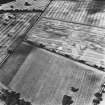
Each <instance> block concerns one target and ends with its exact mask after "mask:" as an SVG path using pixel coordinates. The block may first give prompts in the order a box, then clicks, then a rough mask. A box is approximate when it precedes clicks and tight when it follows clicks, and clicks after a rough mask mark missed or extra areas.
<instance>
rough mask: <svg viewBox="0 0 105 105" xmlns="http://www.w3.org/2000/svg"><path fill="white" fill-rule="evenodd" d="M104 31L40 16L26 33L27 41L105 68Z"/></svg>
mask: <svg viewBox="0 0 105 105" xmlns="http://www.w3.org/2000/svg"><path fill="white" fill-rule="evenodd" d="M104 33H105V30H104V29H102V28H97V27H90V26H85V25H80V24H74V23H67V22H62V21H59V20H55V19H46V18H42V19H41V20H40V21H39V23H38V24H37V25H34V27H32V29H31V30H30V31H29V33H28V34H27V41H30V42H32V43H35V44H39V45H40V44H42V45H43V46H45V48H46V49H48V50H51V51H52V50H54V51H55V52H57V53H59V54H63V55H68V56H70V57H72V58H73V59H76V60H79V61H80V60H83V61H86V63H87V64H89V65H92V66H94V65H96V66H98V67H100V66H102V67H103V68H105V56H104V54H105V36H104Z"/></svg>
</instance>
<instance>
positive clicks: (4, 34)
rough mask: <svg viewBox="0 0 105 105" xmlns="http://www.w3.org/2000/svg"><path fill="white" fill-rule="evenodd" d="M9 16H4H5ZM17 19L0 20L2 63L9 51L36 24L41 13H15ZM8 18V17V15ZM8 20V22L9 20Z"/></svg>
mask: <svg viewBox="0 0 105 105" xmlns="http://www.w3.org/2000/svg"><path fill="white" fill-rule="evenodd" d="M5 14H7V13H4V14H2V15H3V16H4V15H5ZM13 15H14V16H15V17H16V18H10V19H8V18H6V19H4V18H2V16H1V20H0V63H1V62H2V61H3V60H4V59H5V57H6V56H7V55H8V49H9V48H10V47H11V46H14V42H16V40H18V39H21V38H22V37H24V34H25V33H26V32H27V31H28V30H29V28H30V27H31V26H32V24H35V23H34V22H36V20H37V19H38V17H39V15H40V13H19V14H17V13H14V14H13ZM6 16H7V15H6ZM6 16H5V17H6ZM7 19H8V20H7Z"/></svg>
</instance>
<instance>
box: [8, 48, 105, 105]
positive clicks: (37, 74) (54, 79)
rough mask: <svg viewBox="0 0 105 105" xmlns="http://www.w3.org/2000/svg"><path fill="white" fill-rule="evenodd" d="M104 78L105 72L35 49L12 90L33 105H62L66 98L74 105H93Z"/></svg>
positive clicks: (12, 83)
mask: <svg viewBox="0 0 105 105" xmlns="http://www.w3.org/2000/svg"><path fill="white" fill-rule="evenodd" d="M104 78H105V74H104V72H101V71H98V70H97V69H94V68H91V67H88V66H84V67H83V66H81V65H77V64H76V63H75V62H73V61H72V60H68V59H66V58H65V57H62V56H59V55H56V54H53V53H50V52H48V51H46V50H43V49H39V48H37V49H36V48H35V49H33V50H32V51H31V53H30V54H29V56H28V57H27V59H26V60H25V62H24V63H23V65H22V66H21V68H20V69H19V71H18V72H17V74H16V75H15V77H14V78H13V79H12V81H11V82H10V84H9V87H10V88H12V89H13V90H15V91H16V92H20V93H21V97H23V98H25V100H28V101H31V102H32V103H33V105H62V98H63V96H64V95H69V96H71V97H72V100H73V104H72V105H92V100H93V99H94V98H95V96H94V94H95V93H96V92H97V91H98V90H99V88H100V85H101V84H102V83H103V82H104ZM72 88H74V89H76V91H74V90H73V89H72ZM100 105H101V104H100Z"/></svg>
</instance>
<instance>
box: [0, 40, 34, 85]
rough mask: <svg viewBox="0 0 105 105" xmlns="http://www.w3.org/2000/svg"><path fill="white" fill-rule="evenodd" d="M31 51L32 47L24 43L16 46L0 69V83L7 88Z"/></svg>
mask: <svg viewBox="0 0 105 105" xmlns="http://www.w3.org/2000/svg"><path fill="white" fill-rule="evenodd" d="M31 50H32V46H31V45H29V44H27V43H24V42H21V43H20V45H18V46H17V48H16V50H15V51H14V53H13V54H11V55H9V56H8V59H7V60H6V61H5V63H4V64H3V65H2V66H1V68H0V82H2V83H3V84H4V85H5V86H8V84H9V83H10V82H11V80H12V79H13V77H14V76H15V75H16V73H17V71H18V70H19V68H20V67H21V65H22V64H23V62H24V61H25V59H26V58H27V56H28V54H29V53H30V52H31Z"/></svg>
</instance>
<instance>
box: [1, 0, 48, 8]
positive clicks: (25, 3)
mask: <svg viewBox="0 0 105 105" xmlns="http://www.w3.org/2000/svg"><path fill="white" fill-rule="evenodd" d="M49 3H50V0H16V2H15V1H14V2H11V3H7V4H3V5H2V6H0V10H15V9H19V10H24V9H27V10H33V9H35V10H44V9H45V8H46V6H47V5H48V4H49Z"/></svg>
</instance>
